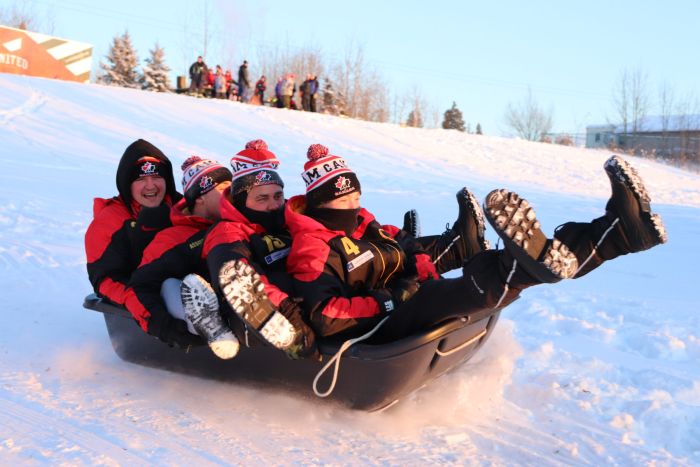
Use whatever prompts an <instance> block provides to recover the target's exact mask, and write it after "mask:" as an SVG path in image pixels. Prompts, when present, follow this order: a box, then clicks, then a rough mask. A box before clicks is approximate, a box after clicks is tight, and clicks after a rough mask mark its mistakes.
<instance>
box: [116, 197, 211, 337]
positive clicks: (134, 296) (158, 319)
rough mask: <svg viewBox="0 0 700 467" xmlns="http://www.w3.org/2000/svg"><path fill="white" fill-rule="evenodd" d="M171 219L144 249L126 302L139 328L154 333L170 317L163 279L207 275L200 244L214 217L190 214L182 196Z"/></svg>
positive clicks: (202, 243)
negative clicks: (163, 288) (168, 225)
mask: <svg viewBox="0 0 700 467" xmlns="http://www.w3.org/2000/svg"><path fill="white" fill-rule="evenodd" d="M170 220H171V222H172V224H173V226H172V227H168V228H167V229H165V230H162V231H160V232H159V233H158V234H157V235H156V236H155V238H154V239H153V240H152V241H151V243H149V245H148V247H147V248H146V249H145V250H144V252H143V258H142V260H141V264H140V265H139V267H138V269H137V270H136V271H134V273H133V274H132V275H131V280H130V281H129V289H128V291H127V299H126V303H125V305H126V308H127V309H128V310H129V311H130V312H131V314H132V315H134V318H136V321H138V323H139V325H140V326H141V328H142V329H143V330H144V331H146V332H150V333H155V334H158V332H159V331H160V330H162V329H163V328H164V327H165V326H167V323H168V321H169V320H171V319H173V318H172V317H171V316H170V314H169V313H168V310H167V308H166V306H165V302H164V301H163V299H162V297H161V295H160V288H161V285H162V284H163V282H164V281H165V280H166V279H168V278H171V277H172V278H176V279H183V278H184V277H185V276H186V275H187V274H190V273H196V274H199V275H200V276H202V277H204V278H208V275H209V274H208V271H207V268H206V263H205V261H204V259H203V257H202V248H203V245H204V235H205V233H206V230H207V229H208V228H209V227H210V226H211V225H212V224H213V221H211V220H209V219H205V218H202V217H198V216H193V215H190V214H189V211H188V210H187V203H186V201H185V200H184V199H182V200H180V201H179V202H178V203H177V204H176V205H175V206H174V207H173V209H172V210H171V211H170ZM129 292H130V293H129Z"/></svg>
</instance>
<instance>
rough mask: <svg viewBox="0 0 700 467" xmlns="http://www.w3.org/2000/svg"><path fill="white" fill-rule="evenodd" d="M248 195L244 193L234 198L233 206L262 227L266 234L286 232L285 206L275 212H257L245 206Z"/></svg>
mask: <svg viewBox="0 0 700 467" xmlns="http://www.w3.org/2000/svg"><path fill="white" fill-rule="evenodd" d="M247 195H248V194H247V193H246V192H242V193H239V194H237V195H236V196H234V197H233V206H234V207H235V208H236V209H238V211H239V212H240V213H241V214H243V215H244V216H245V218H246V219H248V220H249V221H251V222H252V223H254V224H259V225H262V226H263V228H264V229H265V231H266V232H270V233H274V232H282V231H284V230H285V223H284V205H282V207H281V208H279V209H277V210H275V211H255V210H253V209H250V208H249V207H247V206H246V205H245V202H246V199H247V197H248V196H247Z"/></svg>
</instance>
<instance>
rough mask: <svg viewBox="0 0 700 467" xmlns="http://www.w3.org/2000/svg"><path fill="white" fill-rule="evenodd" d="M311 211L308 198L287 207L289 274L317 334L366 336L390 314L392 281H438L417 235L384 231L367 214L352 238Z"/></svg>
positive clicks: (297, 199) (298, 198)
mask: <svg viewBox="0 0 700 467" xmlns="http://www.w3.org/2000/svg"><path fill="white" fill-rule="evenodd" d="M305 208H306V198H305V197H304V196H295V197H294V198H292V199H290V200H289V201H288V202H287V207H286V211H285V219H286V222H287V227H288V228H289V231H290V233H291V234H292V238H293V239H294V241H293V243H292V250H291V252H290V254H289V259H288V260H287V269H288V270H289V272H290V273H291V274H292V275H293V276H294V279H295V287H296V291H297V292H298V293H299V294H300V295H301V296H302V297H303V298H304V302H303V306H304V308H305V309H306V310H307V312H309V314H310V316H309V318H310V321H311V324H312V326H313V327H314V330H315V331H316V332H317V334H319V335H321V336H329V335H334V334H339V333H344V334H352V335H357V334H359V333H362V332H365V331H367V330H369V329H370V328H371V327H372V326H374V325H375V324H376V323H377V322H378V321H379V320H380V319H381V318H383V317H384V316H385V315H386V314H387V312H388V310H387V309H386V307H385V306H384V305H383V300H382V297H386V296H387V294H388V296H389V297H391V295H390V289H391V287H392V281H394V280H396V279H398V278H402V277H406V276H409V275H414V274H415V275H417V276H418V278H419V280H426V279H428V278H430V277H437V272H436V271H435V267H434V266H433V264H432V262H430V257H429V256H428V255H427V254H425V253H424V252H423V251H422V249H421V248H420V246H419V244H418V243H417V242H416V241H415V239H414V238H413V237H412V236H411V235H409V234H408V233H407V232H404V231H403V230H400V229H399V228H397V227H394V226H391V225H380V224H379V223H378V222H377V221H376V220H375V218H374V216H373V215H372V214H371V213H370V212H369V211H367V210H366V209H361V210H360V212H359V215H358V218H359V225H358V227H357V229H356V230H355V231H354V232H353V233H352V234H351V235H350V236H349V237H348V236H346V235H345V233H344V232H342V231H335V230H329V229H328V228H326V227H325V226H323V225H322V224H321V223H319V222H317V221H315V220H314V219H312V218H310V217H308V216H306V215H304V214H303V212H304V210H305ZM407 261H408V263H407Z"/></svg>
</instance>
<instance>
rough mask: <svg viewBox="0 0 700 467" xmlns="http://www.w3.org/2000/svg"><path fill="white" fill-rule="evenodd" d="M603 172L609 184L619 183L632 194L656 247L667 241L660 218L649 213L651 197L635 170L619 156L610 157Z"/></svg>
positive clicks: (664, 228) (664, 227)
mask: <svg viewBox="0 0 700 467" xmlns="http://www.w3.org/2000/svg"><path fill="white" fill-rule="evenodd" d="M604 168H605V172H606V173H607V174H608V177H609V178H610V180H611V182H619V183H622V184H624V185H625V186H627V187H628V188H629V189H630V191H632V193H633V194H634V197H635V198H636V199H637V202H638V203H639V204H640V206H641V207H642V209H643V212H642V213H641V214H640V216H641V217H642V220H643V221H645V223H647V224H648V225H650V226H651V227H652V230H653V234H654V236H655V238H656V241H657V243H656V244H657V245H658V244H661V243H666V242H667V241H668V233H667V232H666V226H665V225H664V222H663V220H662V219H661V216H659V215H658V214H654V213H652V212H651V196H649V191H648V190H647V188H646V186H645V185H644V182H643V181H642V178H641V177H640V176H639V173H637V170H636V169H635V168H634V167H632V166H631V165H630V164H629V163H628V162H627V161H626V160H624V159H623V158H621V157H619V156H612V157H611V158H609V159H608V160H607V161H605V165H604Z"/></svg>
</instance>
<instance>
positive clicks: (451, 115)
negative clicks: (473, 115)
mask: <svg viewBox="0 0 700 467" xmlns="http://www.w3.org/2000/svg"><path fill="white" fill-rule="evenodd" d="M442 127H443V128H444V129H446V130H459V131H464V129H465V128H464V119H463V118H462V112H461V111H460V110H459V109H458V108H457V103H456V102H454V101H452V108H450V109H447V110H446V111H445V118H444V120H443V121H442Z"/></svg>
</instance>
